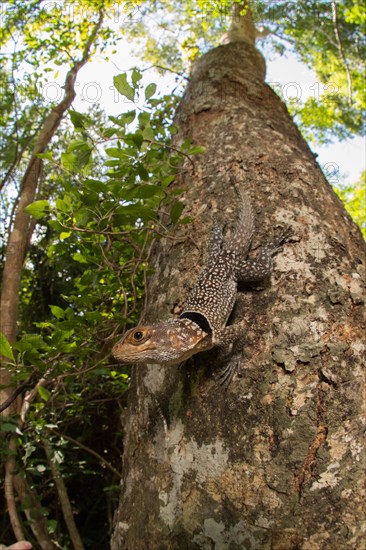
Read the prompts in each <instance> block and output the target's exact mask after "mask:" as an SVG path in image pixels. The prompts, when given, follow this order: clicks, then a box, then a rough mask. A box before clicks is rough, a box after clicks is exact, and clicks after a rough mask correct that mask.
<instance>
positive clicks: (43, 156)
mask: <svg viewBox="0 0 366 550" xmlns="http://www.w3.org/2000/svg"><path fill="white" fill-rule="evenodd" d="M37 157H38V158H39V159H46V160H52V159H53V156H52V153H51V151H47V153H38V155H37Z"/></svg>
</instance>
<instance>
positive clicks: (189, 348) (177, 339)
mask: <svg viewBox="0 0 366 550" xmlns="http://www.w3.org/2000/svg"><path fill="white" fill-rule="evenodd" d="M206 336H207V333H206V332H204V331H203V330H202V329H200V327H199V326H198V325H196V324H195V323H193V322H192V321H190V320H189V319H176V320H173V321H168V322H165V323H159V324H156V325H150V326H138V327H135V328H133V329H130V330H128V331H127V332H126V334H125V335H124V336H123V338H122V339H121V340H120V341H119V342H117V344H115V346H114V347H113V348H112V355H113V356H114V357H115V358H116V359H117V360H118V361H121V362H124V363H130V364H132V365H138V364H144V363H158V364H161V365H163V364H166V365H174V364H178V363H180V362H181V361H184V360H185V359H187V358H188V357H191V356H192V355H193V354H194V353H197V351H201V350H200V349H198V348H197V346H199V345H200V343H201V342H202V341H203V340H205V338H206Z"/></svg>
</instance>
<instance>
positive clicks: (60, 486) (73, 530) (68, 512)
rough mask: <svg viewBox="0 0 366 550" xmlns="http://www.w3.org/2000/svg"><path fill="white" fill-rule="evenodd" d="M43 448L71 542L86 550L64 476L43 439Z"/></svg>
mask: <svg viewBox="0 0 366 550" xmlns="http://www.w3.org/2000/svg"><path fill="white" fill-rule="evenodd" d="M43 446H44V449H45V451H46V456H47V460H48V463H49V465H50V469H51V472H52V477H53V479H54V482H55V485H56V490H57V494H58V498H59V500H60V504H61V509H62V514H63V516H64V520H65V523H66V526H67V530H68V532H69V535H70V539H71V542H72V544H73V547H74V548H75V550H84V545H83V543H82V540H81V538H80V534H79V531H78V530H77V527H76V524H75V520H74V514H73V511H72V507H71V503H70V499H69V495H68V493H67V488H66V485H65V482H64V480H63V478H62V474H61V472H60V470H59V467H58V465H57V462H56V461H55V459H54V456H53V449H52V447H51V445H50V443H49V441H47V439H43Z"/></svg>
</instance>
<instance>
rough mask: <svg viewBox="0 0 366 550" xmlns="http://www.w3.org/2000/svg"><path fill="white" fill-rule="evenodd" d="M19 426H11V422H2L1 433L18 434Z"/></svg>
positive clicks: (0, 425)
mask: <svg viewBox="0 0 366 550" xmlns="http://www.w3.org/2000/svg"><path fill="white" fill-rule="evenodd" d="M16 431H17V425H16V424H11V423H10V422H1V423H0V432H12V433H16Z"/></svg>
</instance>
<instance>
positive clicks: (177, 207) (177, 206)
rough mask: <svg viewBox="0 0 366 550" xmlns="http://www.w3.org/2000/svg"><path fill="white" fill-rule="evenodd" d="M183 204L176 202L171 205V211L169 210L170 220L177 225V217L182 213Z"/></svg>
mask: <svg viewBox="0 0 366 550" xmlns="http://www.w3.org/2000/svg"><path fill="white" fill-rule="evenodd" d="M183 209H184V204H183V203H182V202H180V201H177V202H175V203H174V204H173V206H172V208H171V210H170V219H171V220H172V222H173V223H177V221H178V220H179V217H180V215H181V213H182V212H183Z"/></svg>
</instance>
